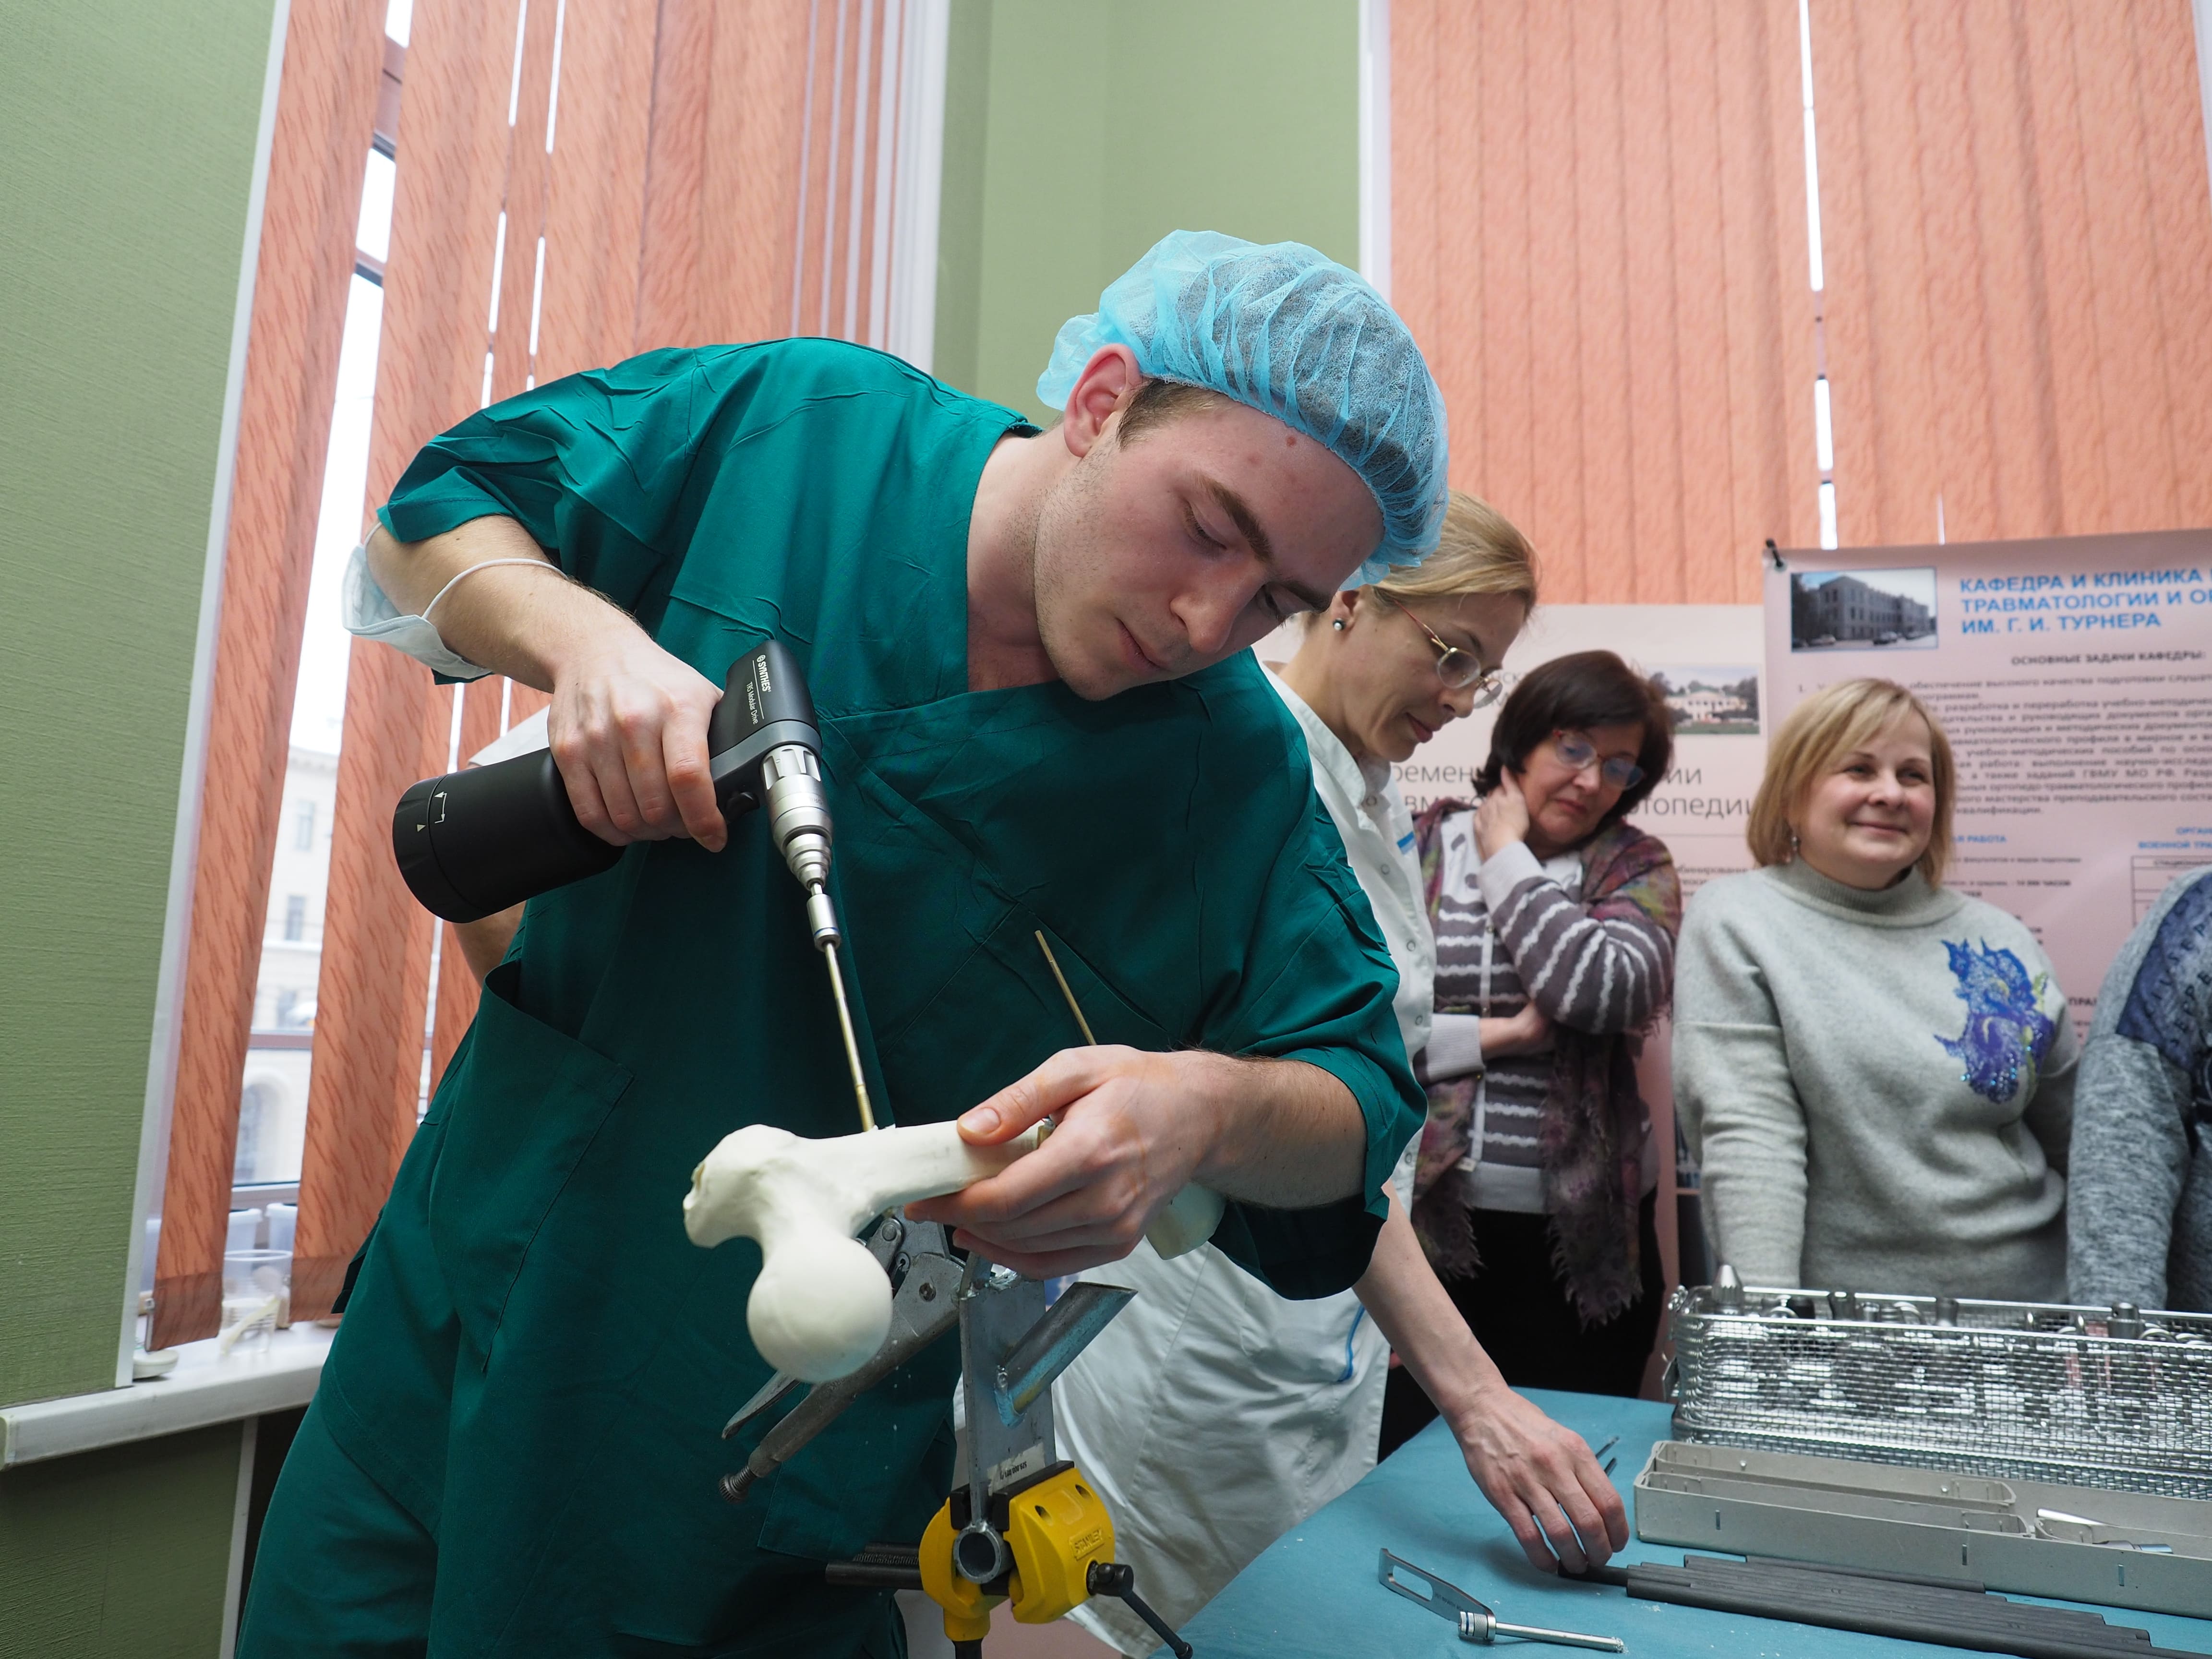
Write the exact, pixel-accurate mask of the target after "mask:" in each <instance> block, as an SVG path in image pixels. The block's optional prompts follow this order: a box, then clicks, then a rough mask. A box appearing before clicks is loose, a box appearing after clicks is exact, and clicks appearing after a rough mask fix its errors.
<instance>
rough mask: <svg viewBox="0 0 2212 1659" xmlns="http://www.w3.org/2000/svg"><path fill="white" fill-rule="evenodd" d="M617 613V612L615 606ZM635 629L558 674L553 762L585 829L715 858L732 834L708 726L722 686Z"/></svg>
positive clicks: (620, 841) (612, 634) (551, 728)
mask: <svg viewBox="0 0 2212 1659" xmlns="http://www.w3.org/2000/svg"><path fill="white" fill-rule="evenodd" d="M609 608H610V609H611V607H609ZM614 614H615V615H616V616H617V617H621V619H622V621H623V623H627V624H628V626H627V628H626V629H622V630H617V629H609V630H607V633H606V634H605V635H604V636H603V637H601V638H599V639H595V640H593V641H590V642H589V644H588V645H587V646H586V647H585V648H583V649H581V650H580V651H577V652H575V653H574V654H573V655H571V656H570V657H569V658H568V660H566V661H564V662H563V663H562V665H560V667H559V668H558V669H557V670H556V673H555V677H554V683H553V707H552V710H551V712H550V714H549V715H548V716H547V732H548V735H549V736H550V738H551V739H552V745H553V759H554V761H555V763H556V764H557V765H558V766H559V767H560V769H561V777H562V781H563V782H565V783H566V784H567V785H568V800H569V803H570V805H574V807H575V809H576V817H577V818H578V819H579V820H580V821H581V823H583V826H584V828H586V829H588V830H590V831H591V832H592V834H593V835H595V836H598V837H599V839H600V840H601V841H604V842H611V843H613V844H614V845H615V846H617V847H625V846H628V845H629V843H630V842H634V841H666V840H668V839H669V838H670V837H671V836H690V837H691V838H692V839H693V840H694V841H696V842H698V843H699V844H700V845H701V846H702V847H703V848H706V849H707V850H708V852H710V853H719V852H720V851H721V850H722V846H723V843H724V842H726V841H727V840H728V839H729V830H728V828H727V826H726V825H725V824H724V823H723V822H722V814H721V811H720V809H719V808H717V807H716V805H714V780H713V779H712V778H711V777H710V776H709V775H708V769H707V720H708V716H709V715H710V714H713V713H714V705H715V704H716V703H717V702H720V701H721V696H722V693H721V688H720V687H719V686H717V685H716V684H714V682H713V681H712V680H710V679H708V678H707V677H706V676H705V675H703V674H702V673H700V672H699V671H697V670H696V669H695V668H693V667H692V666H691V665H690V664H688V663H684V662H681V661H678V659H676V658H674V657H672V656H671V655H670V654H669V653H667V652H665V651H664V650H662V649H661V648H660V647H659V646H658V645H655V644H654V643H653V641H652V640H650V639H648V638H647V636H646V635H645V632H644V630H643V629H640V628H639V627H637V626H636V624H635V623H630V622H629V618H628V617H622V616H621V613H620V612H619V611H617V612H615V613H614Z"/></svg>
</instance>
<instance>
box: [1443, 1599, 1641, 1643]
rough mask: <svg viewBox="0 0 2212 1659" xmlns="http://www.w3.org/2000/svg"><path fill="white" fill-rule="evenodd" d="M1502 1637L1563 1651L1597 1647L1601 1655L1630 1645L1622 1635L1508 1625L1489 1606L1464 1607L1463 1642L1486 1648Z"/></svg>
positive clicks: (1461, 1624)
mask: <svg viewBox="0 0 2212 1659" xmlns="http://www.w3.org/2000/svg"><path fill="white" fill-rule="evenodd" d="M1501 1636H1515V1637H1518V1638H1520V1639H1521V1640H1522V1641H1523V1642H1550V1643H1553V1644H1555V1645H1557V1646H1559V1647H1563V1648H1595V1649H1596V1650H1598V1651H1599V1652H1600V1653H1626V1652H1627V1651H1628V1644H1627V1643H1626V1642H1624V1641H1622V1640H1621V1639H1620V1638H1619V1637H1618V1636H1583V1635H1581V1634H1578V1633H1577V1632H1574V1631H1571V1630H1541V1629H1539V1628H1538V1627H1537V1626H1534V1625H1508V1624H1504V1623H1503V1622H1501V1621H1500V1620H1499V1619H1498V1615H1497V1614H1496V1613H1492V1612H1491V1611H1490V1609H1489V1608H1487V1607H1485V1608H1483V1609H1482V1611H1480V1613H1478V1612H1476V1611H1475V1610H1474V1608H1473V1607H1462V1608H1461V1609H1460V1615H1459V1639H1460V1640H1461V1641H1462V1642H1480V1643H1481V1644H1484V1645H1485V1646H1488V1645H1489V1644H1491V1643H1492V1642H1495V1641H1496V1640H1497V1639H1498V1638H1499V1637H1501Z"/></svg>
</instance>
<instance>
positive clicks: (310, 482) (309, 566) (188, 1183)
mask: <svg viewBox="0 0 2212 1659" xmlns="http://www.w3.org/2000/svg"><path fill="white" fill-rule="evenodd" d="M384 10H385V6H384V0H343V3H336V0H334V3H331V4H328V5H318V6H303V7H298V8H295V9H294V11H293V13H292V15H291V21H290V23H289V27H287V29H286V31H285V36H284V64H283V82H282V83H281V85H280V87H279V89H278V96H277V104H276V133H275V136H274V139H273V143H272V147H271V149H270V161H269V180H268V186H267V189H268V194H267V198H266V208H265V211H264V220H263V228H262V234H261V247H260V252H259V254H258V264H257V267H256V272H255V280H254V291H253V318H252V325H251V326H250V329H249V331H248V333H247V337H246V382H245V386H244V389H243V392H242V395H241V398H240V408H239V435H238V468H237V474H236V479H237V481H236V483H235V485H234V488H233V491H232V497H231V518H230V539H229V543H228V546H227V547H226V549H225V550H224V562H223V581H222V606H221V609H220V611H219V612H218V615H217V621H216V657H215V674H214V679H213V684H212V687H211V695H210V709H209V726H208V752H207V767H208V777H209V784H210V787H208V788H207V789H206V790H205V791H204V794H203V798H202V805H201V808H200V822H199V844H198V850H197V856H196V859H195V862H194V869H193V880H192V908H191V936H190V939H189V940H188V941H187V945H186V954H185V978H184V993H183V1000H182V1004H181V1010H180V1018H179V1036H178V1054H177V1084H176V1096H175V1104H174V1108H173V1111H172V1114H171V1118H170V1135H169V1160H168V1171H167V1177H166V1179H165V1183H164V1193H163V1198H162V1215H163V1217H164V1218H165V1220H164V1225H163V1226H162V1229H161V1249H160V1254H159V1255H158V1256H157V1257H156V1259H155V1286H154V1296H155V1303H154V1307H155V1314H154V1321H153V1326H152V1329H151V1331H150V1333H149V1338H148V1340H149V1345H150V1346H154V1347H157V1348H158V1347H166V1346H168V1345H169V1344H171V1343H173V1342H179V1341H187V1340H191V1339H193V1338H196V1337H201V1336H207V1335H210V1334H213V1332H214V1331H215V1328H216V1320H217V1318H218V1316H219V1314H220V1311H221V1309H222V1251H223V1237H224V1227H225V1223H226V1221H227V1219H228V1213H229V1210H230V1182H231V1173H232V1168H233V1159H234V1152H235V1151H236V1142H237V1136H238V1109H239V1087H240V1085H239V1079H240V1076H241V1075H242V1074H243V1073H244V1071H245V1069H246V1033H247V1030H248V1029H249V1028H250V1026H251V1024H252V1015H253V993H254V976H255V974H256V971H257V969H258V967H259V964H260V960H261V933H262V923H263V918H264V916H265V915H266V914H267V912H268V906H269V878H270V862H271V860H272V858H273V856H274V854H275V852H276V832H277V828H278V825H277V817H278V808H279V805H280V803H281V802H282V800H283V782H284V763H285V757H286V754H287V752H288V745H289V733H290V730H291V725H292V693H293V687H294V683H295V679H296V677H297V672H298V668H299V650H298V647H299V640H300V634H301V626H302V623H303V622H304V620H305V617H306V615H307V579H308V576H309V574H310V573H311V572H312V570H313V565H314V551H315V545H314V544H315V520H316V515H317V513H318V511H319V507H320V498H321V494H322V491H321V484H322V477H323V456H324V452H325V449H326V447H328V445H329V442H330V427H331V400H332V398H333V397H334V396H335V393H336V388H337V371H338V344H339V341H340V338H341V337H342V334H343V328H344V323H345V308H346V294H347V289H348V287H349V284H350V283H351V282H352V279H353V265H354V230H355V226H356V222H357V221H358V218H359V216H360V212H361V190H362V161H363V160H364V158H366V157H367V155H368V146H369V136H370V132H371V130H372V128H373V126H374V121H375V115H376V98H377V91H378V85H379V82H380V76H381V70H382V66H383V63H384Z"/></svg>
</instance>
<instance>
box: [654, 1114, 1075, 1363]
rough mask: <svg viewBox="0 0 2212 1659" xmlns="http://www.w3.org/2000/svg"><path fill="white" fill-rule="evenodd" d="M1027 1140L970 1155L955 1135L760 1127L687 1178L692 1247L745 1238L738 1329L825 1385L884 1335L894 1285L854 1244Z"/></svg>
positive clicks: (773, 1357) (948, 1126)
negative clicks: (802, 1132) (749, 1277)
mask: <svg viewBox="0 0 2212 1659" xmlns="http://www.w3.org/2000/svg"><path fill="white" fill-rule="evenodd" d="M1037 1139H1038V1135H1037V1131H1036V1130H1035V1129H1031V1130H1030V1131H1029V1132H1027V1133H1024V1134H1021V1135H1018V1136H1016V1137H1015V1138H1014V1139H1012V1140H1010V1141H1007V1142H1006V1143H1005V1144H1004V1145H1002V1146H971V1145H969V1143H968V1142H967V1141H965V1140H963V1139H961V1138H960V1130H959V1127H958V1125H957V1124H953V1123H925V1124H917V1125H915V1126H913V1127H901V1128H888V1129H878V1130H876V1131H875V1132H874V1133H870V1134H857V1135H841V1136H837V1137H836V1138H834V1139H827V1140H807V1139H801V1138H800V1137H799V1136H798V1135H794V1134H793V1133H790V1132H788V1131H787V1130H784V1129H778V1128H775V1127H772V1126H770V1125H769V1124H765V1123H755V1124H749V1125H748V1126H746V1127H744V1128H742V1129H739V1130H738V1131H737V1132H736V1133H734V1134H730V1135H726V1136H725V1137H724V1138H723V1139H722V1142H721V1144H720V1146H716V1147H715V1148H714V1151H713V1152H709V1153H708V1155H707V1158H706V1161H705V1162H704V1163H702V1164H700V1165H699V1167H698V1168H697V1169H696V1170H693V1171H692V1174H691V1190H690V1193H689V1194H687V1195H686V1196H685V1198H684V1231H685V1232H687V1233H688V1234H690V1238H691V1242H692V1243H695V1244H697V1245H701V1246H702V1247H712V1246H714V1245H716V1244H720V1243H724V1242H726V1240H729V1239H732V1238H750V1239H752V1240H754V1241H755V1242H756V1243H758V1244H759V1245H760V1247H761V1271H760V1277H759V1278H758V1279H756V1280H754V1282H753V1289H752V1295H751V1297H750V1299H749V1300H748V1301H747V1303H746V1304H745V1324H746V1328H747V1329H748V1330H749V1331H750V1333H751V1335H752V1340H753V1346H755V1347H756V1348H757V1349H759V1350H760V1353H761V1357H762V1358H763V1359H765V1360H767V1361H768V1362H769V1364H771V1365H773V1366H775V1368H776V1369H777V1370H781V1371H787V1372H789V1373H790V1374H791V1375H792V1376H797V1377H800V1378H802V1379H804V1380H805V1381H806V1382H809V1383H826V1382H829V1381H832V1380H833V1379H835V1378H837V1377H840V1376H847V1375H848V1374H849V1373H851V1372H852V1371H854V1370H858V1369H859V1368H860V1366H861V1365H863V1364H866V1362H867V1360H868V1358H869V1356H871V1355H872V1354H873V1353H874V1352H876V1350H877V1349H878V1347H879V1346H882V1343H883V1340H884V1335H885V1334H886V1333H888V1332H889V1330H890V1318H891V1290H890V1279H888V1278H886V1277H885V1275H884V1270H883V1268H882V1267H879V1266H878V1265H877V1262H876V1260H875V1258H874V1257H873V1256H872V1255H869V1254H868V1249H867V1247H866V1245H864V1244H862V1243H860V1241H859V1240H858V1239H856V1238H855V1237H854V1234H855V1233H857V1232H858V1231H860V1229H861V1228H862V1227H864V1226H866V1225H867V1224H868V1222H869V1220H870V1219H871V1218H873V1217H875V1216H877V1215H879V1214H881V1213H882V1212H884V1211H885V1210H888V1209H893V1208H896V1206H900V1205H902V1204H911V1203H913V1202H915V1200H920V1199H924V1198H936V1197H939V1196H940V1195H941V1194H945V1193H956V1192H958V1191H960V1190H961V1189H962V1188H965V1187H968V1186H971V1185H973V1184H974V1183H975V1182H978V1181H981V1180H983V1179H984V1178H985V1177H987V1176H994V1175H996V1174H997V1173H998V1172H999V1171H1000V1170H1003V1169H1005V1168H1006V1166H1007V1165H1008V1164H1012V1162H1013V1161H1014V1160H1015V1159H1016V1158H1020V1157H1022V1156H1023V1155H1024V1153H1026V1152H1030V1150H1031V1149H1033V1148H1034V1147H1035V1146H1036V1144H1037Z"/></svg>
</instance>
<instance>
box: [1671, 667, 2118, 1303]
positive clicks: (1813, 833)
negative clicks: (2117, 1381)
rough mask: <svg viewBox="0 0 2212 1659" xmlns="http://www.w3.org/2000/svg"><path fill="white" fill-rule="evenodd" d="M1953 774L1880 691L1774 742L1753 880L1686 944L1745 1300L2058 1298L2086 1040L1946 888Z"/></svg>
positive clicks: (1704, 900) (1704, 1135) (1819, 699)
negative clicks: (1788, 1289)
mask: <svg viewBox="0 0 2212 1659" xmlns="http://www.w3.org/2000/svg"><path fill="white" fill-rule="evenodd" d="M1953 789H1954V769H1953V766H1952V761H1951V749H1950V744H1948V741H1947V740H1946V739H1945V738H1944V735H1943V730H1942V726H1940V725H1938V724H1937V722H1936V717H1935V716H1934V715H1933V714H1930V713H1929V710H1928V709H1927V708H1926V707H1924V706H1923V704H1922V703H1921V702H1920V700H1919V699H1918V698H1917V697H1915V696H1913V695H1912V694H1911V692H1910V691H1908V690H1905V688H1904V687H1903V686H1900V685H1896V684H1892V683H1891V682H1889V681H1887V680H1875V679H1860V680H1846V681H1844V682H1842V683H1840V684H1835V685H1832V686H1829V687H1827V688H1826V690H1822V691H1820V692H1819V693H1817V694H1815V695H1814V696H1811V697H1809V698H1808V699H1806V701H1805V702H1802V703H1800V704H1799V705H1798V706H1797V708H1796V709H1794V710H1793V711H1792V712H1791V714H1790V717H1789V719H1787V720H1784V722H1783V723H1782V728H1781V730H1780V731H1779V732H1777V733H1776V735H1775V738H1774V742H1773V744H1772V747H1771V750H1770V751H1769V754H1768V757H1767V765H1766V775H1765V779H1764V781H1762V782H1761V783H1760V786H1759V795H1758V798H1757V799H1756V800H1755V801H1754V802H1753V807H1752V817H1751V824H1750V829H1749V838H1750V842H1751V849H1752V853H1753V856H1754V857H1755V858H1757V859H1758V860H1759V866H1760V867H1759V868H1758V869H1756V870H1752V871H1747V872H1744V873H1743V874H1741V875H1735V876H1725V877H1723V878H1721V879H1719V880H1717V881H1714V882H1710V883H1708V884H1706V885H1705V887H1704V888H1702V889H1701V890H1699V893H1698V895H1697V896H1696V897H1695V898H1694V899H1693V900H1692V902H1691V903H1690V906H1689V909H1688V914H1687V915H1686V918H1685V920H1684V922H1683V927H1682V945H1681V957H1680V965H1679V969H1678V973H1677V979H1676V984H1675V1017H1676V1022H1677V1023H1676V1027H1675V1036H1674V1098H1675V1103H1676V1107H1677V1109H1678V1111H1679V1112H1680V1119H1681V1123H1682V1127H1683V1129H1684V1131H1685V1133H1686V1135H1687V1136H1688V1139H1689V1142H1690V1146H1691V1147H1692V1150H1693V1151H1694V1152H1696V1153H1697V1155H1698V1157H1699V1161H1700V1162H1701V1163H1702V1164H1703V1165H1704V1169H1705V1202H1706V1205H1707V1207H1708V1220H1709V1223H1710V1225H1711V1227H1712V1230H1713V1231H1714V1234H1715V1245H1716V1255H1717V1259H1718V1260H1721V1261H1726V1262H1728V1263H1729V1265H1730V1266H1732V1267H1735V1270H1736V1272H1737V1273H1739V1274H1741V1276H1742V1278H1743V1279H1744V1281H1745V1282H1746V1283H1747V1284H1754V1285H1782V1286H1796V1285H1806V1286H1811V1287H1815V1288H1820V1289H1830V1290H1856V1291H1895V1292H1899V1293H1919V1294H1933V1293H1944V1294H1949V1295H1954V1296H1966V1297H1999V1298H2006V1299H2014V1300H2021V1301H2034V1302H2055V1301H2060V1300H2063V1298H2064V1296H2065V1292H2066V1225H2065V1216H2064V1211H2065V1204H2066V1182H2065V1178H2064V1173H2063V1172H2064V1170H2065V1168H2066V1150H2067V1139H2068V1134H2069V1129H2070V1127H2071V1123H2072V1119H2073V1099H2074V1073H2075V1036H2074V1030H2073V1026H2072V1024H2071V1023H2070V1022H2069V1020H2068V1018H2067V1014H2066V999H2065V996H2064V995H2063V994H2062V993H2061V992H2060V990H2059V988H2058V983H2057V977H2056V975H2053V974H2052V972H2051V962H2050V958H2049V957H2046V956H2045V954H2044V952H2043V949H2042V947H2041V946H2040V945H2038V944H2037V943H2036V941H2035V938H2034V936H2033V934H2032V933H2030V932H2029V931H2028V929H2027V927H2026V926H2025V925H2024V924H2022V923H2021V921H2019V920H2018V919H2017V918H2016V917H2014V916H2011V915H2007V914H2006V913H2005V912H2004V911H2002V910H2000V909H1998V908H1996V906H1995V905H1991V904H1985V903H1984V902H1982V901H1980V900H1979V899H1975V898H1970V897H1968V896H1966V895H1965V894H1963V893H1959V892H1954V891H1953V890H1949V889H1947V888H1945V887H1943V886H1942V877H1943V868H1944V865H1945V863H1946V861H1947V860H1948V857H1949V855H1950V851H1951V808H1952V799H1953Z"/></svg>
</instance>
